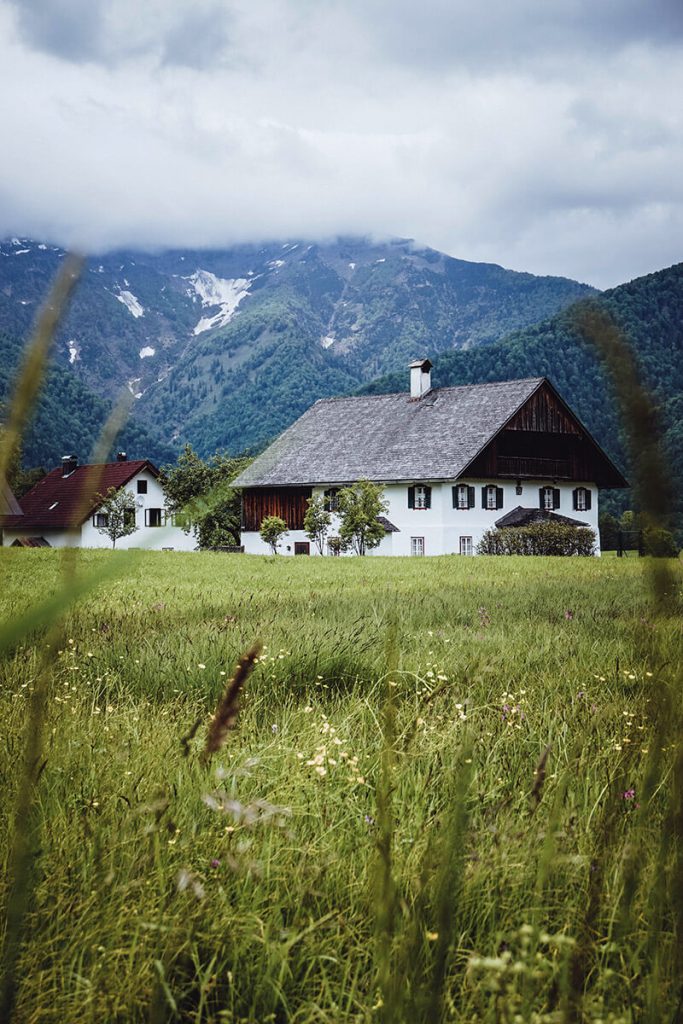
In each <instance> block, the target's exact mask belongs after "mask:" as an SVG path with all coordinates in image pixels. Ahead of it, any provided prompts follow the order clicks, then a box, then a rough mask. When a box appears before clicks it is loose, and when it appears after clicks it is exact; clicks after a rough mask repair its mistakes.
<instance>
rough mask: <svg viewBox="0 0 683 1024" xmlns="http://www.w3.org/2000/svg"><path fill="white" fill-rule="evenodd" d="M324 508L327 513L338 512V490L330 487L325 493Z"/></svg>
mask: <svg viewBox="0 0 683 1024" xmlns="http://www.w3.org/2000/svg"><path fill="white" fill-rule="evenodd" d="M324 497H325V508H326V510H327V511H328V512H338V511H339V488H338V487H330V488H329V489H328V490H327V491H325V495H324Z"/></svg>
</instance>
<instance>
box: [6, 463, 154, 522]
mask: <svg viewBox="0 0 683 1024" xmlns="http://www.w3.org/2000/svg"><path fill="white" fill-rule="evenodd" d="M143 469H146V470H148V471H149V472H150V473H152V474H153V475H154V476H158V475H159V470H158V469H157V468H156V466H155V465H154V464H153V463H151V462H149V461H148V460H147V459H138V460H134V461H131V462H105V463H101V464H99V465H89V466H78V467H77V468H76V469H74V470H73V472H71V473H69V474H68V475H67V476H64V475H63V474H62V469H61V467H60V468H58V469H53V470H52V471H51V472H50V473H48V474H47V475H46V476H44V477H43V479H42V480H39V481H38V483H37V484H36V485H35V487H33V488H32V489H31V490H30V491H29V492H28V493H27V494H25V495H24V496H23V498H21V500H20V502H19V505H20V506H21V515H4V516H0V525H2V526H4V527H10V528H11V527H13V526H15V527H20V528H21V529H22V530H33V529H48V528H50V527H52V528H53V529H56V530H68V529H73V528H75V527H78V526H81V525H82V523H84V522H85V520H86V519H88V518H89V517H90V516H91V515H92V513H93V512H94V511H95V509H96V508H97V507H98V505H99V504H100V501H99V500H98V498H97V495H98V494H106V493H107V491H108V490H109V488H110V487H113V488H115V489H116V490H118V489H119V488H120V487H123V486H124V485H125V484H127V483H128V481H129V480H132V479H133V477H135V476H137V474H138V473H141V472H142V470H143Z"/></svg>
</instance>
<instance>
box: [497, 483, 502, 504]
mask: <svg viewBox="0 0 683 1024" xmlns="http://www.w3.org/2000/svg"><path fill="white" fill-rule="evenodd" d="M502 507H503V488H502V487H496V508H502Z"/></svg>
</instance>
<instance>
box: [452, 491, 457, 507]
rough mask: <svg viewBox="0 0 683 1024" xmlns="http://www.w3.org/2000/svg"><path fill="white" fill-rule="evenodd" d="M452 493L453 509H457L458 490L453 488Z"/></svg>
mask: <svg viewBox="0 0 683 1024" xmlns="http://www.w3.org/2000/svg"><path fill="white" fill-rule="evenodd" d="M451 492H452V494H453V508H457V507H458V488H457V487H451Z"/></svg>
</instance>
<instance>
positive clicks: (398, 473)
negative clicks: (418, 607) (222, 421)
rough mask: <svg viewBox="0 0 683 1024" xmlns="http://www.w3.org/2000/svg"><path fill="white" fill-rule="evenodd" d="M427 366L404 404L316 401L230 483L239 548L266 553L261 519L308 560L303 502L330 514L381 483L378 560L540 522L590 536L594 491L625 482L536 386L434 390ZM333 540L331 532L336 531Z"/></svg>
mask: <svg viewBox="0 0 683 1024" xmlns="http://www.w3.org/2000/svg"><path fill="white" fill-rule="evenodd" d="M431 368H432V364H431V363H430V361H429V360H428V359H424V360H418V361H416V362H414V363H411V365H410V393H409V394H407V393H403V394H390V395H363V396H359V397H352V398H331V399H322V400H320V401H318V402H316V403H315V405H313V406H312V407H311V408H310V409H309V410H308V411H307V412H305V413H304V415H303V416H301V417H300V418H299V419H298V420H297V421H296V423H294V424H293V425H292V426H291V427H289V429H288V430H286V431H285V432H284V433H283V434H281V435H280V437H279V438H278V439H277V440H276V441H275V442H274V443H273V444H272V445H270V447H269V448H267V449H266V451H265V452H263V454H262V455H260V456H259V457H258V458H257V459H256V460H255V461H254V462H253V463H252V464H251V465H250V466H248V467H247V469H246V470H244V472H243V473H241V474H240V476H239V477H238V478H237V479H236V480H235V481H234V485H235V486H236V487H240V488H242V544H243V545H244V550H245V551H246V552H248V553H252V554H265V553H267V552H268V550H269V549H268V546H267V545H266V544H264V542H263V541H262V540H261V537H260V534H259V528H260V526H261V522H262V520H263V519H264V518H265V517H266V516H269V515H277V516H280V518H282V519H284V521H285V522H286V523H287V525H288V526H289V532H288V533H287V534H286V535H285V536H284V538H283V541H282V544H281V547H280V550H281V551H282V552H283V553H284V554H292V555H297V554H302V555H303V554H306V555H308V554H315V553H316V552H315V547H314V545H312V544H310V543H309V540H308V538H307V537H306V535H305V533H304V531H303V520H304V515H305V513H306V504H307V500H308V498H310V497H311V496H312V495H317V494H324V495H325V496H326V498H327V501H328V507H330V508H331V509H332V510H334V506H335V495H336V492H337V491H338V489H339V488H340V487H343V486H347V485H349V484H352V483H354V482H356V481H358V480H361V479H367V480H372V481H374V482H376V483H381V484H382V485H383V487H384V498H385V500H386V501H387V503H388V511H387V514H386V516H385V517H382V522H383V525H384V527H385V531H386V532H385V536H384V539H383V540H382V541H381V543H380V544H379V546H378V547H377V548H375V549H374V550H373V551H372V552H371V553H372V554H378V555H444V554H452V553H455V554H461V555H472V554H474V553H475V552H476V548H477V544H478V542H479V541H480V540H481V537H482V535H483V534H484V532H485V531H486V530H489V529H491V528H492V527H495V526H523V525H526V524H528V523H532V522H537V521H539V520H549V521H552V522H564V523H573V524H575V525H580V526H588V527H591V528H592V529H594V530H595V531H596V533H597V525H598V488H599V487H605V488H611V487H626V486H627V481H626V480H625V479H624V477H623V476H622V474H621V473H620V472H619V470H618V469H617V468H616V466H615V465H614V464H613V463H612V462H611V461H610V459H609V458H608V457H607V455H606V454H605V453H604V452H603V451H602V449H601V448H600V447H599V446H598V444H597V443H596V442H595V441H594V440H593V438H592V437H591V436H590V434H589V433H588V431H587V430H586V428H585V427H584V426H583V425H582V424H581V423H580V421H579V420H578V419H577V417H576V416H575V415H574V413H573V412H572V411H571V410H570V409H569V408H568V406H567V405H566V404H565V402H564V401H563V400H562V398H561V397H560V395H559V394H558V393H557V391H556V390H555V388H554V387H553V386H552V384H551V383H550V381H548V380H546V379H545V378H543V377H539V378H533V379H527V380H514V381H504V382H501V383H495V384H476V385H466V386H464V387H456V388H432V387H431ZM332 532H334V531H332Z"/></svg>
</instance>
